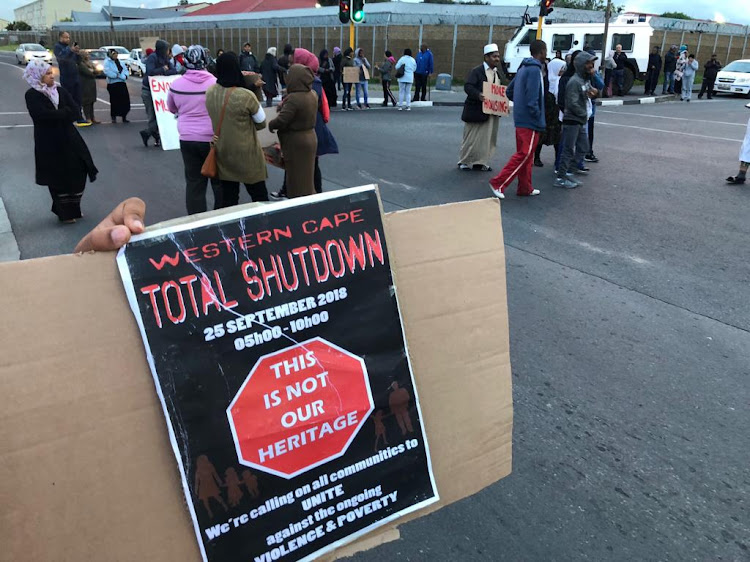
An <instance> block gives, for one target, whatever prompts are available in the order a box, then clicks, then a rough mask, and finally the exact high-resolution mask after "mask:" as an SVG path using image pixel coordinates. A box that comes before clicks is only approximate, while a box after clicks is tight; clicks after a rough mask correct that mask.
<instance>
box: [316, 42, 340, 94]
mask: <svg viewBox="0 0 750 562" xmlns="http://www.w3.org/2000/svg"><path fill="white" fill-rule="evenodd" d="M335 75H336V68H335V67H334V65H333V61H332V60H331V57H330V56H329V55H328V49H323V50H322V51H320V56H318V76H319V77H320V82H321V86H322V88H323V91H324V92H325V93H326V101H327V102H328V107H329V108H330V109H335V108H336V105H337V104H338V92H337V91H336V78H335Z"/></svg>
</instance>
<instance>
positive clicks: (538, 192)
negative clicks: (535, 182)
mask: <svg viewBox="0 0 750 562" xmlns="http://www.w3.org/2000/svg"><path fill="white" fill-rule="evenodd" d="M540 193H541V191H539V190H538V189H535V190H534V191H532V192H531V193H529V197H533V196H534V195H539V194H540Z"/></svg>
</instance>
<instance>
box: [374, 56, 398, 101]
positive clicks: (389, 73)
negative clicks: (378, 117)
mask: <svg viewBox="0 0 750 562" xmlns="http://www.w3.org/2000/svg"><path fill="white" fill-rule="evenodd" d="M395 68H396V59H395V58H394V57H393V53H391V52H390V51H386V52H385V60H384V61H383V64H382V65H381V66H376V67H375V70H377V71H379V72H380V79H381V81H382V83H383V98H384V99H383V107H388V100H390V101H391V103H392V104H393V107H396V105H397V103H396V98H395V97H394V95H393V92H391V80H393V71H394V69H395Z"/></svg>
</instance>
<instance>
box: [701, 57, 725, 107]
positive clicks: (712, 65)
mask: <svg viewBox="0 0 750 562" xmlns="http://www.w3.org/2000/svg"><path fill="white" fill-rule="evenodd" d="M703 68H705V69H706V71H705V72H704V73H703V84H702V85H701V91H700V93H699V94H698V99H702V98H703V94H705V93H706V92H708V99H712V98H713V95H714V84H715V83H716V76H717V75H718V74H719V71H720V70H721V63H720V62H719V59H717V58H716V53H714V54H713V55H711V60H709V61H708V62H707V63H706V64H704V65H703Z"/></svg>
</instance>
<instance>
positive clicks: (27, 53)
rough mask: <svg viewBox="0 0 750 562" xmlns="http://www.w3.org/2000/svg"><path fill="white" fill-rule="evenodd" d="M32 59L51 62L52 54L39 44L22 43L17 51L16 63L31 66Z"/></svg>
mask: <svg viewBox="0 0 750 562" xmlns="http://www.w3.org/2000/svg"><path fill="white" fill-rule="evenodd" d="M32 59H39V60H43V61H44V62H50V61H51V60H52V53H50V52H49V51H48V50H47V49H45V48H44V47H42V46H41V45H40V44H39V43H21V44H20V45H19V46H18V49H16V62H17V63H18V64H29V61H30V60H32Z"/></svg>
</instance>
